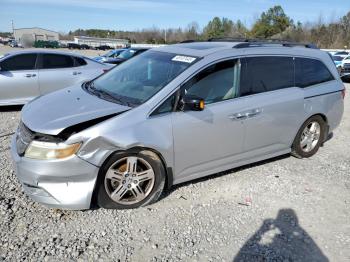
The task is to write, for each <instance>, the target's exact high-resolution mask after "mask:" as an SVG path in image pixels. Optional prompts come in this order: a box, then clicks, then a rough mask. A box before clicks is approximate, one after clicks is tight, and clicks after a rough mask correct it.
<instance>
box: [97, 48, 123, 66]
mask: <svg viewBox="0 0 350 262" xmlns="http://www.w3.org/2000/svg"><path fill="white" fill-rule="evenodd" d="M125 50H127V48H122V49H114V50H111V51H109V52H107V53H106V54H104V55H101V56H96V57H94V58H93V59H94V60H95V61H98V62H101V63H104V62H107V61H108V60H109V59H112V58H116V57H117V56H119V55H120V53H121V52H123V51H125Z"/></svg>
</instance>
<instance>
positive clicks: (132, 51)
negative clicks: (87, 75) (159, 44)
mask: <svg viewBox="0 0 350 262" xmlns="http://www.w3.org/2000/svg"><path fill="white" fill-rule="evenodd" d="M147 50H149V48H139V47H131V48H128V49H127V50H125V51H123V52H121V53H120V54H119V55H118V56H117V57H115V58H110V59H108V60H107V61H105V63H108V64H114V65H119V64H121V63H123V62H124V61H126V60H128V59H130V58H132V57H134V56H137V55H139V54H142V53H143V52H145V51H147Z"/></svg>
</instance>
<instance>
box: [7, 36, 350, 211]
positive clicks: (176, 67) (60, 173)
mask: <svg viewBox="0 0 350 262" xmlns="http://www.w3.org/2000/svg"><path fill="white" fill-rule="evenodd" d="M344 95H345V89H344V85H343V83H342V81H341V79H340V77H339V74H338V72H337V69H336V67H335V65H334V63H333V61H332V59H331V58H330V56H329V55H328V54H327V53H325V52H323V51H320V50H318V49H316V48H314V47H313V46H312V45H302V44H293V43H288V42H272V43H271V42H258V41H249V40H246V41H242V42H235V41H232V42H230V41H219V40H217V41H211V42H193V43H182V44H176V45H170V46H165V47H160V48H157V49H154V50H149V51H147V52H144V53H143V54H140V55H139V56H136V57H134V58H132V59H130V60H128V61H126V62H124V63H122V64H121V65H119V66H117V67H115V68H114V69H112V70H111V71H109V72H107V73H106V74H103V75H101V76H99V77H97V78H96V79H94V80H92V81H88V82H85V83H83V84H79V85H76V86H75V87H69V88H66V89H62V90H59V91H56V92H53V93H51V94H48V95H45V96H42V97H40V98H37V99H35V100H34V101H32V102H30V103H29V104H27V105H26V106H25V107H24V108H23V111H22V119H21V123H20V125H19V127H18V130H17V132H16V134H15V135H14V137H13V140H12V147H11V151H12V158H13V161H14V165H15V170H16V173H17V176H18V179H19V181H20V182H21V184H22V185H23V188H24V191H25V192H26V193H27V194H28V195H29V196H30V197H31V198H32V199H34V200H35V201H37V202H40V203H43V204H45V205H48V206H51V207H58V208H68V209H88V208H90V207H91V206H95V205H97V206H99V207H103V208H117V209H124V208H136V207H139V206H145V205H147V204H151V203H153V202H155V201H156V200H157V199H158V198H159V196H160V195H161V193H162V192H163V191H164V190H166V189H168V188H169V187H171V186H172V185H174V184H179V183H183V182H185V181H190V180H193V179H197V178H200V177H204V176H208V175H210V174H214V173H217V172H221V171H224V170H228V169H231V168H235V167H238V166H242V165H246V164H249V163H253V162H257V161H261V160H264V159H268V158H272V157H276V156H279V155H283V154H288V153H291V154H292V155H294V156H296V157H298V158H307V157H311V156H313V155H314V154H315V153H316V152H317V151H318V149H319V147H320V146H321V145H322V144H323V143H324V142H325V141H326V140H327V138H328V137H329V135H330V134H331V132H332V131H333V130H334V129H335V128H336V127H337V126H338V125H339V123H340V121H341V118H342V114H343V103H344V101H343V99H344Z"/></svg>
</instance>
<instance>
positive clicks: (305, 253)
mask: <svg viewBox="0 0 350 262" xmlns="http://www.w3.org/2000/svg"><path fill="white" fill-rule="evenodd" d="M243 261H244V262H245V261H257V262H259V261H308V262H313V261H315V262H316V261H317V262H324V261H329V260H328V258H327V257H326V256H325V255H324V254H323V252H322V250H321V249H320V248H319V247H318V246H317V244H316V243H315V241H314V240H313V239H312V238H311V236H310V235H309V234H308V233H307V232H306V231H305V230H304V229H303V228H302V227H301V226H300V225H299V222H298V217H297V215H296V213H295V211H294V210H293V209H281V210H279V212H278V214H277V217H276V218H275V219H266V220H264V222H263V224H262V225H261V227H260V228H259V229H258V230H257V231H256V232H255V233H254V234H253V235H252V237H250V238H249V239H248V241H247V242H246V243H245V244H244V245H243V246H242V248H241V249H240V250H239V252H238V254H237V255H236V256H235V257H234V258H233V262H243Z"/></svg>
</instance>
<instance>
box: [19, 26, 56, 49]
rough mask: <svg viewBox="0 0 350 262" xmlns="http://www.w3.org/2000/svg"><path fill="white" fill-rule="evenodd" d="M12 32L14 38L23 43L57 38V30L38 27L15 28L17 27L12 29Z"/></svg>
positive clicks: (27, 43)
mask: <svg viewBox="0 0 350 262" xmlns="http://www.w3.org/2000/svg"><path fill="white" fill-rule="evenodd" d="M13 34H14V38H15V40H16V41H17V42H19V43H21V44H23V45H31V44H33V43H34V42H35V41H38V40H44V41H58V40H59V34H58V32H55V31H52V30H47V29H43V28H40V27H31V28H17V29H14V31H13Z"/></svg>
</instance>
